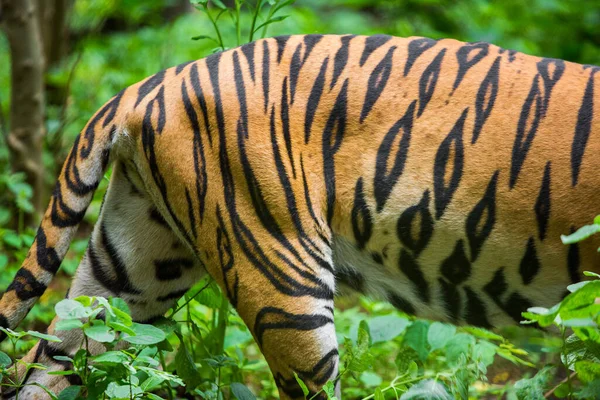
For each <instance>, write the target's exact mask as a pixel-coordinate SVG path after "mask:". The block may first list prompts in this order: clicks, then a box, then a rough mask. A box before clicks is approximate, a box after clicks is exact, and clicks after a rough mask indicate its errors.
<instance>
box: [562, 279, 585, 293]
mask: <svg viewBox="0 0 600 400" xmlns="http://www.w3.org/2000/svg"><path fill="white" fill-rule="evenodd" d="M590 282H591V281H581V282H577V283H573V284H572V285H569V286H567V290H568V291H569V292H571V293H573V292H576V291H577V290H579V289H581V288H582V287H584V286H585V285H587V284H588V283H590Z"/></svg>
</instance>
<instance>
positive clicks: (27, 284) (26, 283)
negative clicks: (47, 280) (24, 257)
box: [6, 268, 46, 301]
mask: <svg viewBox="0 0 600 400" xmlns="http://www.w3.org/2000/svg"><path fill="white" fill-rule="evenodd" d="M11 290H14V291H15V294H16V295H17V297H18V298H19V300H22V301H27V300H30V299H33V298H36V297H40V296H41V295H43V294H44V291H45V290H46V285H44V284H43V283H42V282H40V281H38V280H37V279H36V278H35V276H33V274H32V273H31V272H30V271H29V270H27V269H25V268H21V269H19V271H17V274H16V275H15V278H14V279H13V281H12V282H11V284H10V285H9V286H8V288H6V291H7V292H10V291H11Z"/></svg>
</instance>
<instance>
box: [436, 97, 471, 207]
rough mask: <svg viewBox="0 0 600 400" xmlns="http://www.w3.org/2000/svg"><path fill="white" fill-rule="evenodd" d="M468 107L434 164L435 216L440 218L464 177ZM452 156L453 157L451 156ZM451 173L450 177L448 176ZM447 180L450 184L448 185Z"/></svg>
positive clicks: (438, 152) (447, 138) (439, 151)
mask: <svg viewBox="0 0 600 400" xmlns="http://www.w3.org/2000/svg"><path fill="white" fill-rule="evenodd" d="M468 110H469V109H468V108H465V110H464V111H463V112H462V114H461V116H460V117H459V118H458V120H457V121H456V124H454V127H453V128H452V130H451V131H450V133H449V134H448V136H446V138H445V139H444V141H443V142H442V144H441V145H440V147H439V148H438V151H437V153H436V155H435V163H434V165H433V193H434V195H435V218H436V219H440V218H441V217H442V215H444V212H445V211H446V207H448V204H450V201H452V197H453V196H454V193H455V192H456V190H457V189H458V185H459V184H460V180H461V178H462V173H463V166H464V149H463V128H464V126H465V119H466V118H467V114H468ZM451 156H452V159H450V157H451ZM447 175H450V179H448V180H447V179H446V176H447ZM446 181H448V185H447V186H446Z"/></svg>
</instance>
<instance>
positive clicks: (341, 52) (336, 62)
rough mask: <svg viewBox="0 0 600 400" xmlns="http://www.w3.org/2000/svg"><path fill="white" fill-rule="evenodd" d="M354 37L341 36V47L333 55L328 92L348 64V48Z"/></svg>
mask: <svg viewBox="0 0 600 400" xmlns="http://www.w3.org/2000/svg"><path fill="white" fill-rule="evenodd" d="M354 37H355V36H354V35H348V36H343V37H342V38H341V41H342V46H341V47H340V48H339V49H338V51H337V52H336V53H335V57H334V59H333V78H332V79H331V84H330V85H329V89H330V90H331V89H333V87H334V86H335V84H336V83H337V81H338V79H339V78H340V75H341V74H342V72H343V71H344V68H346V64H348V53H349V51H348V50H349V49H348V48H349V45H350V41H351V40H352V39H353V38H354ZM309 104H310V103H309Z"/></svg>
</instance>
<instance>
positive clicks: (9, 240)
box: [2, 231, 22, 250]
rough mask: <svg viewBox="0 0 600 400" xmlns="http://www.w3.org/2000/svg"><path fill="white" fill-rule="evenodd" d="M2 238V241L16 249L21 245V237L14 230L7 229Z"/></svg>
mask: <svg viewBox="0 0 600 400" xmlns="http://www.w3.org/2000/svg"><path fill="white" fill-rule="evenodd" d="M2 239H3V240H4V243H6V244H7V245H9V246H11V247H13V248H15V249H17V250H18V249H20V248H21V246H22V242H21V237H20V236H19V235H18V234H17V233H16V232H13V231H7V232H6V233H5V234H4V237H3V238H2Z"/></svg>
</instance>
